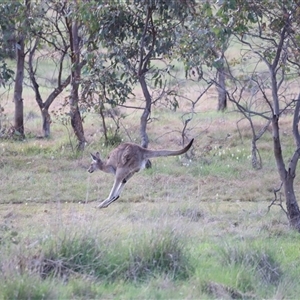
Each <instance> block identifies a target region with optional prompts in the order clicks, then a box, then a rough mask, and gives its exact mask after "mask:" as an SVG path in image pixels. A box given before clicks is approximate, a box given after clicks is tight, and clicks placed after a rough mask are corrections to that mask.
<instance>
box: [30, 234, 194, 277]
mask: <svg viewBox="0 0 300 300" xmlns="http://www.w3.org/2000/svg"><path fill="white" fill-rule="evenodd" d="M43 247H44V248H45V249H44V251H43V254H42V255H41V259H40V260H39V263H38V264H35V270H36V271H37V272H38V273H39V274H40V276H41V277H42V278H43V279H45V278H48V277H59V278H61V279H63V280H67V279H68V278H69V277H70V276H72V275H75V274H81V275H84V276H88V277H91V278H95V279H101V280H103V281H106V282H114V281H134V282H141V281H145V280H147V279H150V278H153V277H157V276H160V275H163V276H167V277H168V278H169V279H170V280H176V279H185V278H187V277H188V276H189V275H190V273H191V271H192V267H191V265H190V263H189V259H188V255H187V251H186V249H185V246H184V242H183V241H182V240H181V239H180V238H179V237H178V236H176V235H175V234H174V232H173V231H161V232H152V233H150V234H148V233H147V234H144V235H139V236H137V237H135V238H134V239H128V240H125V241H119V240H117V239H114V240H108V239H107V238H101V236H100V237H97V238H94V237H93V236H92V235H91V234H87V235H86V234H80V235H79V234H74V235H72V234H70V233H69V234H64V235H63V237H62V238H58V237H56V238H55V240H52V241H51V242H48V243H47V245H44V246H43Z"/></svg>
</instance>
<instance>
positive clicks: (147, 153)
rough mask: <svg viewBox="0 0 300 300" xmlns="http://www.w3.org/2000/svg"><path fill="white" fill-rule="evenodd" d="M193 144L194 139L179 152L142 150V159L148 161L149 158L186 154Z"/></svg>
mask: <svg viewBox="0 0 300 300" xmlns="http://www.w3.org/2000/svg"><path fill="white" fill-rule="evenodd" d="M193 142H194V139H192V140H191V141H190V142H189V144H188V145H187V146H185V147H184V148H183V149H181V150H148V149H144V150H145V152H144V158H146V159H149V158H154V157H161V156H176V155H181V154H184V153H185V152H187V151H188V150H189V149H190V148H191V146H192V144H193Z"/></svg>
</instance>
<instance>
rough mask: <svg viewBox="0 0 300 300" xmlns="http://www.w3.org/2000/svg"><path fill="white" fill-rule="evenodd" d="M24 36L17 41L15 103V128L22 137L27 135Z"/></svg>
mask: <svg viewBox="0 0 300 300" xmlns="http://www.w3.org/2000/svg"><path fill="white" fill-rule="evenodd" d="M24 44H25V43H24V36H21V37H20V38H19V41H18V43H17V50H16V56H17V72H16V76H15V87H14V103H15V124H14V130H15V131H16V132H17V133H18V134H20V136H21V137H22V138H24V137H25V133H24V107H23V98H22V94H23V79H24V63H25V51H24V48H25V45H24Z"/></svg>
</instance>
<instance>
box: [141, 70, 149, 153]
mask: <svg viewBox="0 0 300 300" xmlns="http://www.w3.org/2000/svg"><path fill="white" fill-rule="evenodd" d="M139 82H140V84H141V87H142V91H143V94H144V97H145V100H146V105H145V108H144V111H143V114H142V116H141V123H140V135H141V146H142V147H144V148H147V147H148V144H149V138H148V134H147V122H148V118H149V115H150V113H151V96H150V93H149V90H148V86H147V83H146V80H145V76H144V75H141V76H139Z"/></svg>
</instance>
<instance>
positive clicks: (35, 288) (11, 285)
mask: <svg viewBox="0 0 300 300" xmlns="http://www.w3.org/2000/svg"><path fill="white" fill-rule="evenodd" d="M0 280H1V283H0V299H3V300H11V299H16V300H17V299H31V300H40V299H57V297H58V295H57V294H56V292H55V286H54V284H53V282H51V281H42V280H41V279H40V278H38V277H36V276H33V275H29V274H24V275H22V276H16V275H15V276H13V277H3V278H1V279H0Z"/></svg>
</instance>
